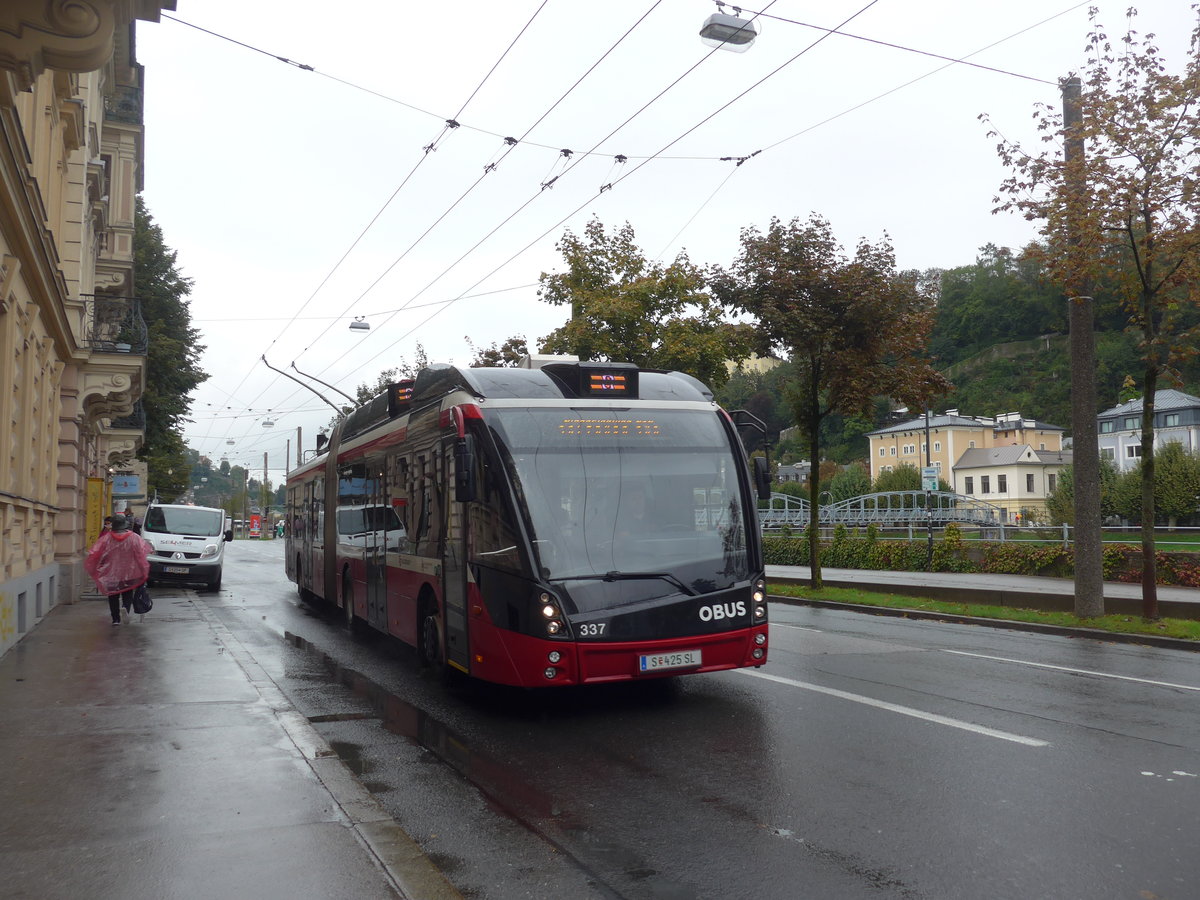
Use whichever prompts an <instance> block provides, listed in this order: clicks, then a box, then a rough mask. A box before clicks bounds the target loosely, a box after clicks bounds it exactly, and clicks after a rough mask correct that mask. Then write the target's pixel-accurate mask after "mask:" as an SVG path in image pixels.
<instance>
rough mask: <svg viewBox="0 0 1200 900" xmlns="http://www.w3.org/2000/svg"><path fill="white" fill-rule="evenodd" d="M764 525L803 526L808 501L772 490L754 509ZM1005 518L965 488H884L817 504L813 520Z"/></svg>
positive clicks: (912, 522)
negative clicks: (959, 490)
mask: <svg viewBox="0 0 1200 900" xmlns="http://www.w3.org/2000/svg"><path fill="white" fill-rule="evenodd" d="M758 517H759V522H760V523H761V525H762V527H763V530H764V531H778V530H780V529H782V528H785V527H786V528H790V529H792V530H800V529H803V528H804V526H806V525H807V524H808V522H809V504H808V500H807V499H806V498H804V497H794V496H792V495H790V494H772V495H771V499H770V500H769V501H768V503H767V505H766V506H764V507H760V509H759V511H758ZM1005 519H1006V512H1005V510H1003V509H1001V508H1000V507H999V506H995V505H993V504H991V503H985V502H984V501H982V500H979V499H978V498H975V497H970V496H967V495H965V494H955V493H951V492H949V491H928V492H927V491H889V492H886V493H879V494H863V495H862V496H859V497H851V498H849V499H848V500H841V501H838V502H837V503H829V504H822V505H821V506H819V507H818V508H817V524H818V525H819V526H821V527H823V528H824V527H831V528H834V527H837V526H838V525H846V526H847V527H852V528H853V527H865V526H867V525H871V524H875V525H880V526H884V527H891V528H904V527H908V526H916V525H919V526H921V527H922V528H925V527H928V525H929V524H930V522H932V524H933V525H934V527H944V526H946V525H948V524H950V523H951V522H954V523H956V524H963V525H981V526H1000V525H1002V524H1004V522H1005Z"/></svg>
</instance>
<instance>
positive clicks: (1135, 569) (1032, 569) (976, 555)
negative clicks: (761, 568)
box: [763, 525, 1200, 587]
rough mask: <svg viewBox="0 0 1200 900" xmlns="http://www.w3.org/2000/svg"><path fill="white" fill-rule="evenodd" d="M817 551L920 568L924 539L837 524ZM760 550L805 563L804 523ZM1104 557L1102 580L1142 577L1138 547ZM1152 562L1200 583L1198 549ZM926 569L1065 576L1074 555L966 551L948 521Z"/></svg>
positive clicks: (1046, 547) (831, 560) (860, 564)
mask: <svg viewBox="0 0 1200 900" xmlns="http://www.w3.org/2000/svg"><path fill="white" fill-rule="evenodd" d="M820 554H821V558H820V562H821V565H822V566H828V567H829V568H834V569H872V570H876V571H891V572H924V571H926V565H925V562H926V556H927V555H928V545H927V544H926V543H925V542H924V541H881V540H879V538H878V535H877V533H876V531H875V527H874V526H873V525H872V526H868V527H867V530H866V533H865V534H859V533H858V532H857V531H855V532H853V533H851V532H850V531H849V530H848V529H847V528H846V526H845V525H839V526H837V528H835V529H834V532H833V538H832V539H831V540H829V541H826V542H822V544H821V546H820ZM763 555H764V557H765V559H766V563H767V565H769V566H772V565H773V566H807V565H808V563H809V558H808V529H807V528H806V529H805V530H804V532H803V533H802V534H800V535H799V536H796V537H793V536H791V535H788V534H783V535H765V536H764V537H763ZM1103 559H1104V580H1105V581H1124V582H1133V583H1137V582H1140V581H1141V580H1142V551H1141V548H1140V547H1135V546H1133V545H1130V544H1115V545H1110V546H1106V547H1105V548H1104V551H1103ZM1155 566H1156V569H1155V574H1156V575H1157V580H1158V583H1159V584H1167V585H1178V586H1181V587H1200V554H1196V553H1162V552H1159V553H1156V554H1155ZM929 571H933V572H985V573H991V574H995V575H1050V576H1060V577H1064V578H1070V577H1072V576H1073V575H1074V574H1075V559H1074V553H1073V550H1072V549H1071V548H1068V547H1063V546H1061V545H1054V544H1034V543H1031V542H1028V541H1007V542H984V543H982V544H980V543H978V542H972V547H971V549H970V550H969V551H968V549H967V548H966V547H965V545H964V543H963V540H962V537H961V534H960V533H959V530H958V528H957V527H956V526H954V525H948V526H947V527H946V530H945V534H944V536H943V537H942V538H941V539H940V540H936V541H934V544H933V566H932V568H931V569H929Z"/></svg>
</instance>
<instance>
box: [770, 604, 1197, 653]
mask: <svg viewBox="0 0 1200 900" xmlns="http://www.w3.org/2000/svg"><path fill="white" fill-rule="evenodd" d="M767 599H768V600H771V601H773V602H775V603H787V604H789V605H791V606H811V607H816V608H819V609H838V610H845V611H847V612H856V613H866V614H868V615H872V616H887V617H890V618H893V619H920V620H925V621H933V622H950V623H952V624H956V625H983V626H985V627H987V628H1001V629H1005V630H1008V631H1028V632H1033V633H1034V634H1048V635H1054V636H1056V637H1070V638H1087V639H1089V640H1095V641H1106V642H1108V643H1111V644H1140V645H1142V646H1147V647H1161V648H1163V649H1165V650H1188V651H1190V652H1192V653H1198V652H1200V641H1187V640H1183V639H1182V638H1170V637H1159V636H1158V635H1154V634H1122V633H1121V632H1115V631H1102V630H1100V629H1098V628H1068V627H1067V626H1065V625H1045V624H1042V623H1041V622H1016V621H1013V620H1012V619H988V618H983V617H981V616H960V615H956V614H955V613H943V612H931V611H929V610H924V609H903V608H899V607H891V606H869V605H867V604H865V603H840V602H838V601H836V600H810V599H808V598H806V597H792V596H789V595H787V594H768V595H767ZM960 599H961V597H960Z"/></svg>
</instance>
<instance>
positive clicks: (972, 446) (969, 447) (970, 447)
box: [967, 441, 975, 450]
mask: <svg viewBox="0 0 1200 900" xmlns="http://www.w3.org/2000/svg"><path fill="white" fill-rule="evenodd" d="M967 448H968V449H971V450H973V449H975V442H974V441H967Z"/></svg>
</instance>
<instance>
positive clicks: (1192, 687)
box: [942, 648, 1200, 691]
mask: <svg viewBox="0 0 1200 900" xmlns="http://www.w3.org/2000/svg"><path fill="white" fill-rule="evenodd" d="M942 652H943V653H953V654H955V655H956V656H974V657H975V658H976V659H991V660H995V661H996V662H1006V663H1016V664H1017V665H1019V666H1032V667H1033V668H1035V669H1054V670H1055V671H1057V672H1071V673H1072V674H1075V675H1095V676H1096V677H1097V678H1115V679H1118V680H1119V681H1136V682H1137V683H1138V684H1152V685H1155V686H1156V687H1169V688H1178V689H1179V690H1181V691H1200V687H1197V686H1195V685H1190V684H1176V683H1175V682H1173V681H1154V680H1152V679H1150V678H1134V677H1133V676H1132V675H1113V674H1111V673H1109V672H1095V671H1092V670H1091V669H1072V668H1071V667H1070V666H1054V665H1051V664H1050V663H1039V662H1030V661H1029V660H1026V659H1009V658H1008V657H1007V656H988V655H987V654H986V653H971V652H969V651H967V650H946V649H945V648H942Z"/></svg>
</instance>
